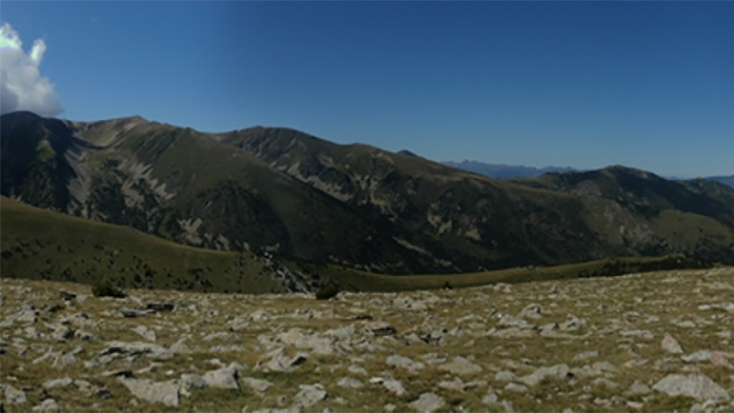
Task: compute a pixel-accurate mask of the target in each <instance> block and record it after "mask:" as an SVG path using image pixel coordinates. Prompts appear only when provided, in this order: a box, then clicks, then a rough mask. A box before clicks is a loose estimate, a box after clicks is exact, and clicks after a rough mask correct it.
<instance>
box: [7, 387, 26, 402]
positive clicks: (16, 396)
mask: <svg viewBox="0 0 734 413" xmlns="http://www.w3.org/2000/svg"><path fill="white" fill-rule="evenodd" d="M5 400H7V401H8V403H10V404H23V403H25V402H26V401H27V400H28V398H27V397H26V395H25V392H24V391H23V390H18V389H16V388H15V387H13V386H9V385H5Z"/></svg>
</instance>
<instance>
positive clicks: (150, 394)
mask: <svg viewBox="0 0 734 413" xmlns="http://www.w3.org/2000/svg"><path fill="white" fill-rule="evenodd" d="M119 381H120V383H122V384H123V385H124V386H125V387H127V388H128V390H130V393H132V395H133V396H135V397H137V398H139V399H143V400H146V401H149V402H151V403H163V404H165V405H166V406H169V407H176V406H178V401H179V389H180V385H179V384H178V383H176V382H175V381H173V380H169V381H165V382H154V381H151V380H138V379H130V378H120V379H119Z"/></svg>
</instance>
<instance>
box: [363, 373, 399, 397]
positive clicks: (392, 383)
mask: <svg viewBox="0 0 734 413" xmlns="http://www.w3.org/2000/svg"><path fill="white" fill-rule="evenodd" d="M370 384H381V385H382V386H383V387H384V388H386V389H388V390H389V391H391V392H393V393H395V395H396V396H402V395H404V394H405V393H407V391H406V390H405V387H403V383H401V382H400V381H398V380H395V379H386V378H383V377H373V378H371V379H370Z"/></svg>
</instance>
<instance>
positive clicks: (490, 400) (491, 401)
mask: <svg viewBox="0 0 734 413" xmlns="http://www.w3.org/2000/svg"><path fill="white" fill-rule="evenodd" d="M499 401H500V399H499V397H497V393H494V392H492V393H488V394H487V395H486V396H484V397H483V398H482V403H484V404H488V405H490V406H494V405H496V404H498V403H499Z"/></svg>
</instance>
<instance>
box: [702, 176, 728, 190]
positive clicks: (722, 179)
mask: <svg viewBox="0 0 734 413" xmlns="http://www.w3.org/2000/svg"><path fill="white" fill-rule="evenodd" d="M706 179H708V180H709V181H716V182H721V183H722V184H724V185H729V186H730V187H732V188H734V175H731V176H710V177H708V178H706Z"/></svg>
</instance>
